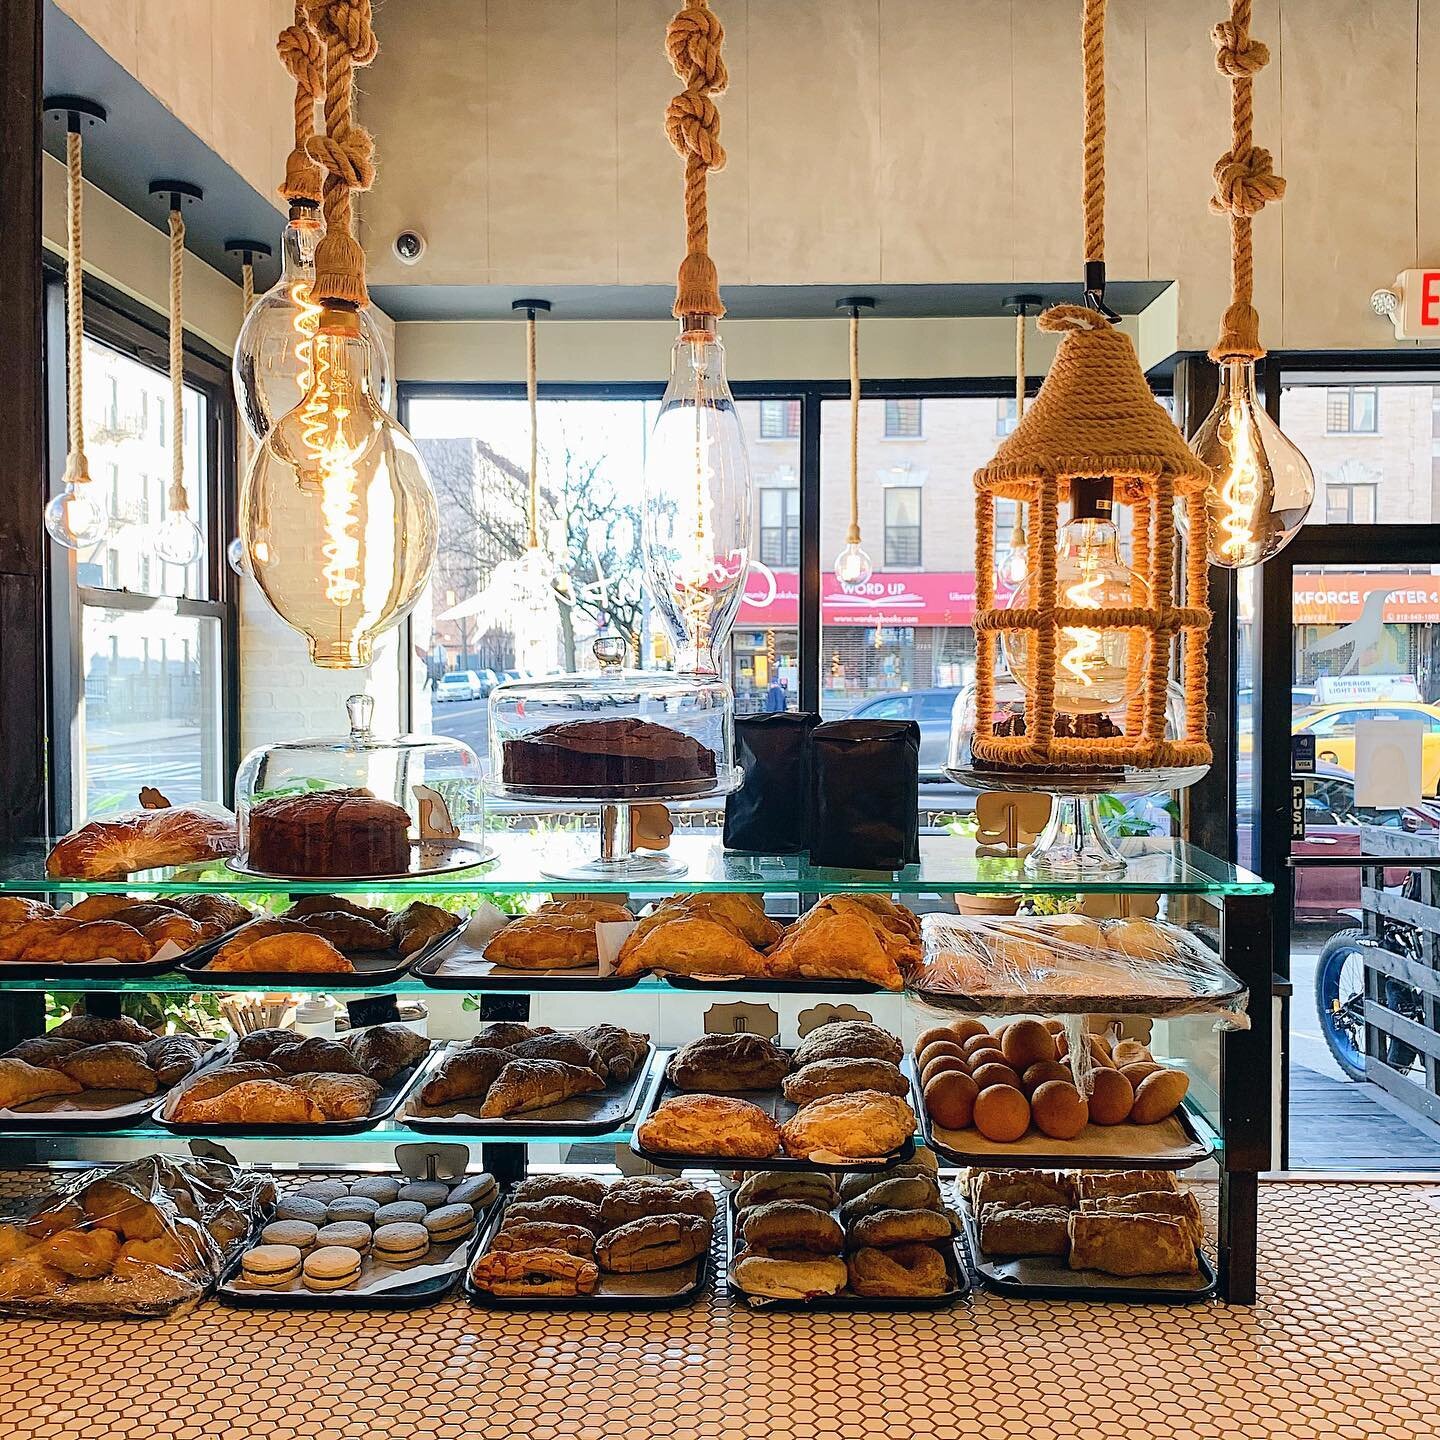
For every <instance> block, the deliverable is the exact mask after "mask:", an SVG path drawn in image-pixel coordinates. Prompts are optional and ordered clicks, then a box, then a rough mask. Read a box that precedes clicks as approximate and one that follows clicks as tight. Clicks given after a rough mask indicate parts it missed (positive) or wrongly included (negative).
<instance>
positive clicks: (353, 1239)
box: [315, 1220, 371, 1255]
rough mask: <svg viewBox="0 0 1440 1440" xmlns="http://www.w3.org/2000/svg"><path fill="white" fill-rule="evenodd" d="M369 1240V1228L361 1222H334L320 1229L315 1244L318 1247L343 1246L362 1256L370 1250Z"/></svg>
mask: <svg viewBox="0 0 1440 1440" xmlns="http://www.w3.org/2000/svg"><path fill="white" fill-rule="evenodd" d="M370 1239H371V1235H370V1227H369V1226H368V1225H367V1224H366V1223H365V1222H364V1221H363V1220H336V1221H333V1222H332V1223H331V1224H329V1225H324V1226H322V1227H321V1229H320V1231H319V1233H318V1234H317V1235H316V1236H315V1244H316V1245H317V1246H320V1247H324V1246H326V1245H344V1246H346V1247H348V1248H349V1249H351V1250H358V1251H359V1252H360V1253H361V1254H362V1255H363V1254H364V1253H365V1252H366V1251H367V1250H368V1249H369V1248H370Z"/></svg>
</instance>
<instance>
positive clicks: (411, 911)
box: [385, 900, 460, 955]
mask: <svg viewBox="0 0 1440 1440" xmlns="http://www.w3.org/2000/svg"><path fill="white" fill-rule="evenodd" d="M459 924H460V920H459V917H458V916H456V915H452V914H451V913H450V912H449V911H448V910H442V909H441V908H440V907H439V906H438V905H426V904H425V903H424V902H423V901H421V900H415V901H412V902H411V903H410V904H409V905H407V906H406V907H405V908H404V909H403V910H396V911H394V912H393V913H392V914H391V915H390V916H389V918H388V919H387V920H386V921H385V928H386V930H387V931H388V932H389V935H390V943H391V944H392V945H393V946H394V947H395V948H396V949H397V950H398V951H399V952H400V953H401V954H402V955H414V954H415V953H416V952H417V951H419V950H423V949H424V948H425V946H427V945H428V944H429V943H430V942H431V941H432V940H435V939H437V938H438V937H439V936H441V935H448V934H449V933H450V931H452V930H454V929H455V928H456V927H457V926H458V925H459Z"/></svg>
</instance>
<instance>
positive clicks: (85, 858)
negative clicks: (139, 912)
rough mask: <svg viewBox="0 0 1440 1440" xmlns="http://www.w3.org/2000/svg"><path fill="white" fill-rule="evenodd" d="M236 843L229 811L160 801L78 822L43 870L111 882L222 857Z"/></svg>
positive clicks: (66, 875)
mask: <svg viewBox="0 0 1440 1440" xmlns="http://www.w3.org/2000/svg"><path fill="white" fill-rule="evenodd" d="M152 793H153V792H152ZM235 846H236V832H235V817H234V816H233V815H229V814H224V815H213V814H211V813H210V812H208V811H205V810H199V809H192V808H191V807H189V806H185V805H173V806H172V805H163V806H160V807H156V808H153V809H151V808H147V809H142V810H135V811H132V812H130V813H128V814H125V815H118V816H115V817H113V818H111V819H108V820H92V821H91V822H90V823H89V824H88V825H83V826H81V828H80V829H79V830H77V831H75V832H74V833H73V834H71V835H67V836H65V837H64V839H62V840H58V841H56V843H55V845H54V847H53V848H52V849H51V851H50V854H49V855H48V856H46V859H45V873H46V874H47V875H53V876H63V877H67V878H70V879H76V880H112V879H116V878H118V877H119V876H122V875H130V874H133V873H134V872H135V871H137V870H152V869H154V868H156V867H157V866H160V865H191V864H195V863H197V862H200V861H207V860H222V859H224V858H225V856H227V855H233V854H234V853H235Z"/></svg>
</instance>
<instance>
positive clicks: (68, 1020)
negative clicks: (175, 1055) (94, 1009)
mask: <svg viewBox="0 0 1440 1440" xmlns="http://www.w3.org/2000/svg"><path fill="white" fill-rule="evenodd" d="M48 1033H49V1035H50V1036H57V1035H58V1036H59V1037H60V1039H62V1040H79V1041H80V1042H81V1043H82V1044H84V1045H99V1044H102V1043H103V1042H104V1041H106V1040H128V1041H129V1042H130V1043H131V1044H132V1045H147V1044H149V1042H150V1041H151V1040H153V1039H154V1038H155V1032H154V1031H153V1030H147V1029H146V1028H145V1027H144V1026H143V1025H142V1024H141V1023H140V1022H139V1021H138V1020H132V1019H131V1018H130V1017H129V1016H128V1015H86V1014H83V1013H81V1012H79V1011H76V1012H73V1013H72V1014H70V1015H67V1016H66V1017H65V1019H63V1020H62V1021H61V1022H60V1023H59V1024H58V1025H57V1026H56V1027H55V1028H54V1029H53V1030H51V1031H49V1032H48Z"/></svg>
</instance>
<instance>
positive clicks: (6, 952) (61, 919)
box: [0, 915, 84, 960]
mask: <svg viewBox="0 0 1440 1440" xmlns="http://www.w3.org/2000/svg"><path fill="white" fill-rule="evenodd" d="M83 923H84V922H83V921H80V920H71V919H69V918H67V917H66V916H64V915H50V916H45V917H43V918H40V919H36V920H19V921H14V922H12V923H10V924H8V925H6V926H5V927H4V928H3V930H0V960H19V959H20V958H21V957H22V956H23V955H24V954H25V951H26V950H27V949H29V947H30V946H31V945H34V944H36V943H38V942H39V941H41V940H45V939H48V938H50V937H58V936H60V935H63V934H64V933H65V932H66V931H67V930H78V929H79V928H80V926H81V925H82V924H83Z"/></svg>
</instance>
